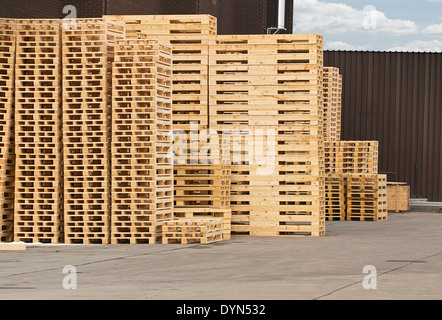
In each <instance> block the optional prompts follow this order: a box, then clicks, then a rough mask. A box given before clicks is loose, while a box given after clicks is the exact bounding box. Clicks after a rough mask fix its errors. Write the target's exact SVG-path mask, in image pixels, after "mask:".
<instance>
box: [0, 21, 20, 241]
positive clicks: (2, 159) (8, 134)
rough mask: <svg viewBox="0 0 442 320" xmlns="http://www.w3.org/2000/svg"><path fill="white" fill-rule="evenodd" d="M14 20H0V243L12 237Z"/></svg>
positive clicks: (11, 239) (12, 238)
mask: <svg viewBox="0 0 442 320" xmlns="http://www.w3.org/2000/svg"><path fill="white" fill-rule="evenodd" d="M15 39H16V23H15V20H10V19H0V242H11V241H13V240H14V231H13V230H14V197H13V195H14V177H15V168H14V162H15V150H14V149H15V146H14V126H13V119H14V91H15V90H14V85H15V81H14V74H15V46H16V45H15V43H16V40H15Z"/></svg>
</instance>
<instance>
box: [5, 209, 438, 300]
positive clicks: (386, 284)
mask: <svg viewBox="0 0 442 320" xmlns="http://www.w3.org/2000/svg"><path fill="white" fill-rule="evenodd" d="M66 266H73V267H75V269H74V268H72V267H67V268H65V267H66ZM366 266H368V267H366ZM364 268H367V269H365V270H364ZM64 269H65V270H64ZM63 270H64V271H65V273H63ZM74 270H76V283H77V287H76V289H70V290H66V289H65V288H64V286H63V285H65V287H66V285H67V286H68V287H69V286H70V285H72V284H73V282H72V280H73V279H74V277H73V275H74V274H73V273H72V272H73V271H74ZM364 271H365V272H366V273H364ZM374 272H375V273H374ZM374 276H376V277H375V278H371V279H368V277H374ZM364 283H365V286H366V287H367V286H368V287H370V288H371V289H365V288H364ZM0 299H32V300H34V299H45V300H46V299H69V300H74V299H103V300H107V299H118V300H122V299H136V300H141V299H143V300H144V299H158V300H178V299H187V300H189V299H190V300H202V299H204V300H207V299H208V300H212V299H216V300H225V299H229V300H232V299H233V300H236V299H241V300H259V299H270V300H276V299H277V300H294V299H303V300H304V299H308V300H311V299H336V300H340V299H364V300H365V299H437V300H439V299H442V214H437V213H423V212H422V213H402V214H390V215H389V219H388V221H382V222H350V221H343V222H327V236H326V237H321V238H253V237H245V236H236V237H235V236H234V237H233V238H232V240H229V241H223V242H221V243H216V244H209V245H204V246H203V245H196V244H192V245H177V244H171V245H162V244H158V245H85V246H79V245H30V246H28V248H27V250H26V251H0Z"/></svg>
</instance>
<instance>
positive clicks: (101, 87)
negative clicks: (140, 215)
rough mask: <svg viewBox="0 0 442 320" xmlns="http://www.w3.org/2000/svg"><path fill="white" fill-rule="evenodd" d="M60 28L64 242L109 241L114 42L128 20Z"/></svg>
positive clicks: (87, 21) (84, 21) (82, 22)
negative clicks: (62, 62) (123, 22)
mask: <svg viewBox="0 0 442 320" xmlns="http://www.w3.org/2000/svg"><path fill="white" fill-rule="evenodd" d="M71 22H72V23H73V24H74V25H75V27H74V28H72V29H71V28H63V29H62V39H63V46H62V49H63V50H62V58H63V61H64V65H63V79H62V80H63V142H64V150H63V153H64V183H65V189H64V209H65V224H64V226H65V242H66V243H85V244H86V243H102V244H107V243H110V228H111V225H110V207H111V198H110V191H111V190H110V182H111V179H110V174H111V167H110V165H109V163H110V160H111V159H110V147H111V146H110V142H109V141H110V138H111V137H110V133H109V132H110V129H111V123H110V114H111V109H110V108H109V106H110V103H111V99H110V97H111V86H112V78H111V77H110V74H111V71H112V62H113V60H114V56H115V50H114V47H115V42H116V41H118V40H121V39H123V38H124V36H125V33H124V24H122V23H118V22H114V21H108V20H107V19H74V20H72V21H71Z"/></svg>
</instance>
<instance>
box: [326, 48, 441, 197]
mask: <svg viewBox="0 0 442 320" xmlns="http://www.w3.org/2000/svg"><path fill="white" fill-rule="evenodd" d="M324 66H333V67H337V68H339V69H340V72H341V74H342V75H343V95H342V99H343V101H342V137H341V138H342V140H378V141H379V143H380V145H379V172H381V173H387V174H388V177H389V180H390V181H401V182H407V183H409V184H410V186H411V193H412V196H413V197H418V198H428V200H430V201H442V54H440V53H399V52H356V51H325V52H324Z"/></svg>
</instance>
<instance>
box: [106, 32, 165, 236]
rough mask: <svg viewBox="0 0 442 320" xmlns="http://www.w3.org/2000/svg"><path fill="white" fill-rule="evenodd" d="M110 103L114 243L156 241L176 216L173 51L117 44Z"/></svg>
mask: <svg viewBox="0 0 442 320" xmlns="http://www.w3.org/2000/svg"><path fill="white" fill-rule="evenodd" d="M112 102H113V105H112V112H113V122H112V152H111V154H112V215H111V216H112V232H111V234H112V240H111V241H112V244H120V243H130V244H140V243H149V244H152V243H157V242H158V241H160V240H161V236H162V232H161V227H162V223H163V222H164V221H168V220H171V219H172V218H173V162H172V157H171V154H170V149H171V146H172V135H171V131H172V47H171V46H170V45H167V44H164V43H161V42H159V41H153V40H152V41H149V40H125V41H120V42H118V43H117V46H116V52H115V62H114V68H113V95H112Z"/></svg>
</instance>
